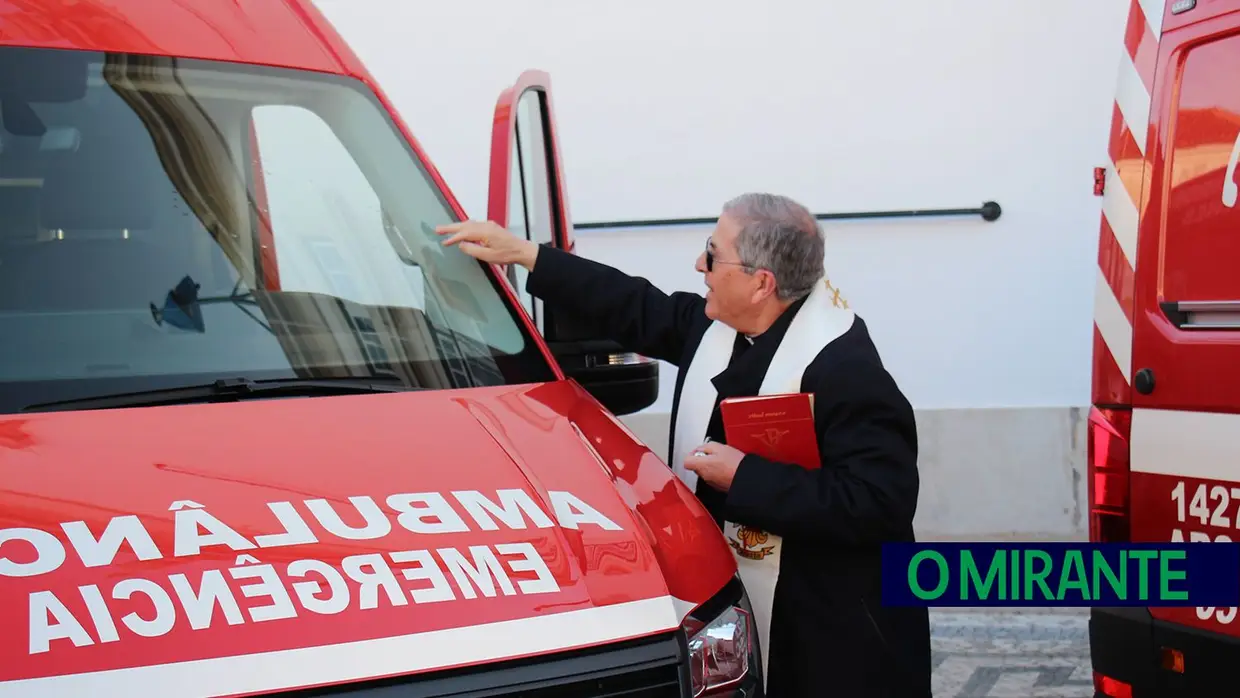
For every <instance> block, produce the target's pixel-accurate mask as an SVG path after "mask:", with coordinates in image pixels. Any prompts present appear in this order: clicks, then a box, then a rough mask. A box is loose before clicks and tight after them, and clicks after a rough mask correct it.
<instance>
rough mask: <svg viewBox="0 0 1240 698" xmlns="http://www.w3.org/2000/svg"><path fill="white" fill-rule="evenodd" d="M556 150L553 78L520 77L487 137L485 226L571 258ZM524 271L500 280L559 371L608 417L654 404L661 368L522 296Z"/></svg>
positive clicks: (587, 323)
mask: <svg viewBox="0 0 1240 698" xmlns="http://www.w3.org/2000/svg"><path fill="white" fill-rule="evenodd" d="M566 191H567V187H565V185H564V170H563V167H562V166H561V158H560V142H559V139H558V137H557V135H556V130H555V112H554V109H552V103H551V81H550V77H549V76H548V75H547V74H546V73H543V72H541V71H536V70H531V71H526V72H525V73H522V74H521V77H520V78H518V79H517V82H516V84H514V85H513V86H512V87H510V88H508V89H506V90H504V91H503V92H502V93H501V94H500V96H499V100H498V101H497V102H496V106H495V118H494V120H493V122H492V129H491V181H490V191H489V196H488V202H487V218H489V219H490V220H492V221H494V222H496V223H498V224H500V225H502V226H504V227H506V228H507V229H508V230H510V231H512V232H513V234H515V235H519V236H524V237H525V238H526V239H527V240H532V241H534V242H536V243H538V244H539V245H544V246H548V247H555V248H557V249H560V250H564V251H566V252H572V251H573V250H574V241H573V233H572V222H571V221H572V217H571V216H570V215H569V212H568V199H567V197H566V196H565V192H566ZM526 274H527V273H526V271H525V270H524V269H523V268H521V267H519V266H517V265H512V266H509V267H508V268H507V269H505V276H506V278H507V280H508V282H509V283H510V284H511V285H512V288H513V290H514V291H515V293H516V295H517V297H518V298H519V299H520V300H521V304H522V305H523V306H524V307H525V311H526V312H527V313H529V314H530V317H532V318H533V320H534V324H535V326H536V327H537V328H538V332H539V333H540V334H541V335H542V336H543V338H544V339H545V340H546V342H547V345H548V347H549V348H550V349H551V352H552V354H554V355H555V357H556V360H557V361H558V362H559V364H560V367H561V368H562V369H563V371H564V373H565V374H566V375H567V376H569V377H570V378H573V379H575V380H576V381H577V382H578V383H580V384H581V385H582V387H584V388H585V389H586V390H587V391H589V392H590V394H591V395H593V396H594V397H595V399H597V400H598V401H599V402H601V403H602V404H603V405H604V406H605V407H606V408H607V409H608V410H610V411H611V412H612V413H613V414H617V415H623V414H630V413H633V412H637V411H638V410H641V409H644V408H646V407H649V406H650V405H651V404H653V403H654V402H655V400H657V399H658V397H659V364H658V362H657V361H655V360H654V359H650V358H648V357H644V356H638V355H636V354H632V353H628V352H625V351H624V350H623V349H622V348H621V347H620V346H619V345H618V344H616V343H615V342H612V341H610V340H607V339H604V337H605V336H606V332H605V330H606V328H603V327H600V326H598V324H597V323H596V322H594V321H593V319H591V318H584V317H572V316H569V315H567V314H566V313H565V312H564V311H562V310H558V309H554V308H551V307H547V306H544V304H543V303H542V301H541V300H539V299H537V298H534V297H532V296H531V295H530V294H529V293H527V292H526V291H525V282H526Z"/></svg>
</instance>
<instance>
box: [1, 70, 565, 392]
mask: <svg viewBox="0 0 1240 698" xmlns="http://www.w3.org/2000/svg"><path fill="white" fill-rule="evenodd" d="M0 62H3V64H4V66H5V67H4V69H3V70H0V110H2V111H0V117H2V120H3V125H4V128H3V130H0V214H2V215H0V393H2V394H3V397H0V411H14V410H16V409H19V408H20V405H21V404H24V403H30V402H38V401H44V400H48V399H53V397H55V398H59V399H65V398H72V397H84V396H88V395H94V394H99V393H100V392H101V391H113V390H114V391H134V390H142V389H149V388H152V387H160V386H163V385H175V384H179V383H190V382H193V383H201V382H202V380H203V379H204V378H206V379H210V377H211V376H214V375H220V376H229V377H235V376H247V377H252V378H254V379H263V378H279V377H306V378H312V377H338V376H359V377H364V376H383V377H388V378H397V379H400V380H402V381H404V382H406V383H407V384H409V385H411V386H417V387H422V388H432V389H433V388H451V387H465V386H476V385H495V384H504V383H515V382H528V381H537V380H546V379H549V378H550V377H551V373H550V368H549V367H548V366H547V365H546V364H545V362H544V361H543V360H542V358H541V355H540V354H539V353H538V352H537V350H536V348H535V345H534V344H533V342H532V341H530V339H529V338H528V337H527V336H526V334H525V332H524V330H523V328H522V327H521V326H520V325H519V323H518V322H517V320H516V317H515V316H514V315H513V310H512V308H510V307H509V305H508V304H507V303H506V302H505V300H504V299H503V297H502V296H501V294H500V293H499V291H498V287H497V286H496V282H495V281H493V280H492V279H491V278H489V277H488V275H487V274H485V273H484V271H483V268H482V267H481V266H480V265H479V264H478V263H477V262H475V261H474V260H472V259H470V258H468V257H467V256H466V255H463V254H461V253H460V252H459V251H458V250H455V249H445V248H443V247H442V246H441V245H440V244H439V240H438V238H437V236H435V234H434V232H433V230H434V227H435V226H436V225H439V224H441V223H445V222H448V221H450V220H451V212H450V210H449V209H448V208H447V206H446V205H445V203H444V201H443V200H442V198H441V195H440V193H439V192H438V191H437V190H436V188H435V187H434V185H433V183H432V182H431V180H430V179H429V178H428V177H427V175H426V173H425V172H424V171H423V170H422V169H421V167H420V165H419V163H418V162H417V160H416V158H415V157H414V156H413V154H412V151H411V150H410V148H409V147H408V145H407V144H406V143H405V142H404V141H403V140H402V139H401V138H400V137H399V135H398V133H397V132H396V130H395V129H394V127H393V126H392V124H391V123H390V122H389V121H388V119H387V116H386V114H385V112H384V111H383V110H382V108H381V107H380V106H379V105H378V103H377V102H376V101H375V100H374V98H373V96H372V95H370V94H369V93H367V92H365V91H364V90H363V89H362V88H361V87H360V86H359V85H357V84H356V83H354V82H352V81H348V80H345V79H343V78H332V77H329V76H321V75H318V74H310V73H301V72H297V71H280V70H273V69H260V68H250V67H245V66H237V65H232V64H212V63H203V62H195V61H184V60H177V61H176V62H175V66H174V63H173V62H172V61H171V60H169V59H163V58H158V57H146V56H127V55H104V54H93V53H80V52H73V51H43V50H30V49H15V48H5V49H0ZM21 75H38V76H40V80H38V81H32V80H29V79H22V78H20V77H19V76H21ZM47 391H52V392H55V393H56V395H55V396H52V395H50V394H48V393H47Z"/></svg>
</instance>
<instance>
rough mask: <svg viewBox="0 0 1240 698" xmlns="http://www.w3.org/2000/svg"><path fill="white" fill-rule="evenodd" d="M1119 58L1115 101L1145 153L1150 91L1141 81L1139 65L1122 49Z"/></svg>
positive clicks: (1148, 124) (1134, 138)
mask: <svg viewBox="0 0 1240 698" xmlns="http://www.w3.org/2000/svg"><path fill="white" fill-rule="evenodd" d="M1121 54H1122V55H1121V56H1120V60H1119V78H1118V82H1117V84H1116V86H1115V103H1116V104H1118V105H1119V111H1120V113H1121V114H1123V116H1124V122H1125V123H1126V124H1127V125H1128V130H1130V131H1132V139H1133V140H1134V141H1136V142H1137V147H1138V148H1140V149H1141V153H1142V154H1143V155H1144V154H1145V137H1146V134H1147V133H1148V132H1149V128H1150V93H1149V91H1148V90H1146V89H1145V83H1144V82H1142V81H1141V75H1140V73H1138V72H1137V66H1136V65H1135V64H1134V63H1133V62H1132V58H1130V57H1129V56H1128V52H1127V51H1122V52H1121Z"/></svg>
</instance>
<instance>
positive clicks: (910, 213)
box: [573, 201, 1003, 230]
mask: <svg viewBox="0 0 1240 698" xmlns="http://www.w3.org/2000/svg"><path fill="white" fill-rule="evenodd" d="M1001 215H1003V209H1002V208H1001V207H1000V206H999V204H998V203H997V202H994V201H987V202H986V203H984V204H982V205H981V206H979V207H977V208H921V209H911V210H907V211H849V212H841V213H815V214H814V217H815V218H817V219H818V220H820V221H826V220H836V221H838V220H861V219H867V218H870V219H873V218H935V217H939V218H941V217H945V216H981V217H982V220H984V221H986V222H993V221H995V220H998V218H999V216H1001ZM717 220H719V219H718V217H710V218H655V219H647V220H634V221H592V222H590V223H574V224H573V229H574V230H600V229H604V228H662V227H666V226H669V225H709V224H711V223H714V222H715V221H717Z"/></svg>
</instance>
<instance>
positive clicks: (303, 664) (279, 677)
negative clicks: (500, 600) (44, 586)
mask: <svg viewBox="0 0 1240 698" xmlns="http://www.w3.org/2000/svg"><path fill="white" fill-rule="evenodd" d="M686 603H687V602H684V601H680V600H679V599H675V598H673V597H671V596H660V597H657V598H653V599H645V600H642V601H633V602H629V603H619V604H614V605H611V606H601V607H598V608H590V609H585V610H580V611H565V612H564V613H554V614H550V615H543V616H535V617H532V618H521V619H518V620H510V621H503V622H499V623H487V624H484V625H474V626H470V627H465V628H453V629H449V630H437V631H433V632H427V633H419V634H415V635H402V636H399V637H389V638H382V639H378V640H365V641H361V642H349V643H342V644H338V645H327V646H323V647H305V648H301V649H294V650H282V651H279V652H266V653H261V654H247V655H242V656H238V657H219V658H215V659H203V660H197V661H190V662H177V663H173V664H161V665H154V666H143V667H135V668H132V669H115V670H110V671H99V672H93V673H86V674H73V675H68V676H52V677H46V678H38V679H26V680H20V681H8V682H4V683H0V697H4V698H8V697H9V696H32V695H37V696H40V697H41V698H52V697H53V696H64V697H65V698H83V697H84V696H90V697H91V698H134V696H188V695H196V696H197V695H201V696H206V695H212V696H214V695H230V694H237V693H257V692H263V691H276V690H282V689H287V688H294V687H298V686H310V685H315V684H323V683H333V682H340V681H362V680H365V679H369V678H377V677H383V676H391V675H399V674H406V673H410V672H415V671H423V670H428V669H435V668H437V667H445V666H452V665H459V664H465V663H473V662H487V661H497V660H502V659H505V658H508V657H514V656H524V655H531V654H542V653H550V652H556V651H560V650H567V649H571V648H574V647H581V646H585V645H593V644H597V643H606V642H615V641H620V640H624V639H627V638H631V637H638V636H644V635H649V634H651V633H656V632H660V631H667V630H670V629H674V628H677V627H679V626H680V621H681V616H680V612H679V610H678V609H683V608H684V604H686ZM292 632H293V633H296V627H295V625H294V627H293V630H292ZM74 649H75V648H68V649H67V650H63V651H65V652H67V653H70V654H71V653H72V652H74ZM62 661H63V662H68V661H69V660H67V659H65V660H62Z"/></svg>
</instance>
